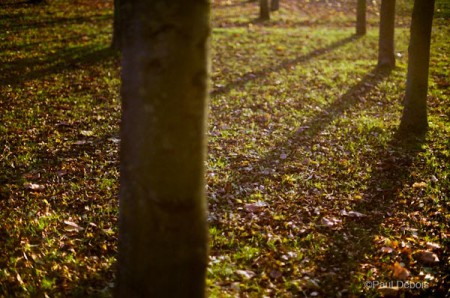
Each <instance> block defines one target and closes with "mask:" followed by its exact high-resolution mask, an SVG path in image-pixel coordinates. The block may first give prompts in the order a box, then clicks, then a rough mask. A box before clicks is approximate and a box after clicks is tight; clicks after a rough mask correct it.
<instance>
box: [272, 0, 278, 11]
mask: <svg viewBox="0 0 450 298" xmlns="http://www.w3.org/2000/svg"><path fill="white" fill-rule="evenodd" d="M279 9H280V1H279V0H272V1H270V10H271V11H277V10H279Z"/></svg>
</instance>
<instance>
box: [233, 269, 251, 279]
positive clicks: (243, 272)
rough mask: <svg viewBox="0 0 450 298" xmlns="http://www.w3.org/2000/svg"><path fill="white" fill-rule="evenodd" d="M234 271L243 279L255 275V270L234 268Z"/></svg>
mask: <svg viewBox="0 0 450 298" xmlns="http://www.w3.org/2000/svg"><path fill="white" fill-rule="evenodd" d="M236 273H237V274H238V275H239V276H241V277H243V278H244V279H251V278H252V277H254V276H255V275H256V273H255V272H253V271H250V270H236Z"/></svg>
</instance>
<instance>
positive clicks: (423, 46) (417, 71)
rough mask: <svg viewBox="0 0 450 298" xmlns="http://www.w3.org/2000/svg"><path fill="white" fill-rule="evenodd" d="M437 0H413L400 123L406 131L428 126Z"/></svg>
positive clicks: (419, 132)
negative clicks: (431, 45)
mask: <svg viewBox="0 0 450 298" xmlns="http://www.w3.org/2000/svg"><path fill="white" fill-rule="evenodd" d="M434 2H435V1H434V0H415V1H414V8H413V13H412V20H411V37H410V42H409V50H408V56H409V60H408V75H407V80H406V95H405V107H404V109H403V115H402V119H401V123H400V132H401V133H403V134H421V133H424V132H426V131H427V129H428V119H427V92H428V69H429V64H430V43H431V28H432V24H433V14H434Z"/></svg>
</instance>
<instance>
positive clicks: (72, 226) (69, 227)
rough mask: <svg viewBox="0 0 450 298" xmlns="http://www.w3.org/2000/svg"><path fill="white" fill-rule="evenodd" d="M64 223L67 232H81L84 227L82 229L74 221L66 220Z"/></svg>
mask: <svg viewBox="0 0 450 298" xmlns="http://www.w3.org/2000/svg"><path fill="white" fill-rule="evenodd" d="M64 223H65V224H66V227H65V228H64V230H66V231H67V232H79V231H81V230H83V228H82V227H80V226H79V225H77V224H76V223H74V222H73V221H69V220H65V221H64Z"/></svg>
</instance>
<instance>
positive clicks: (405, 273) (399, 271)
mask: <svg viewBox="0 0 450 298" xmlns="http://www.w3.org/2000/svg"><path fill="white" fill-rule="evenodd" d="M392 267H393V268H392V270H393V274H392V275H393V276H394V278H397V279H401V280H406V279H407V278H408V277H410V276H411V272H409V270H408V269H406V268H404V267H403V266H402V265H401V264H400V263H398V262H395V263H394V265H393V266H392Z"/></svg>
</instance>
